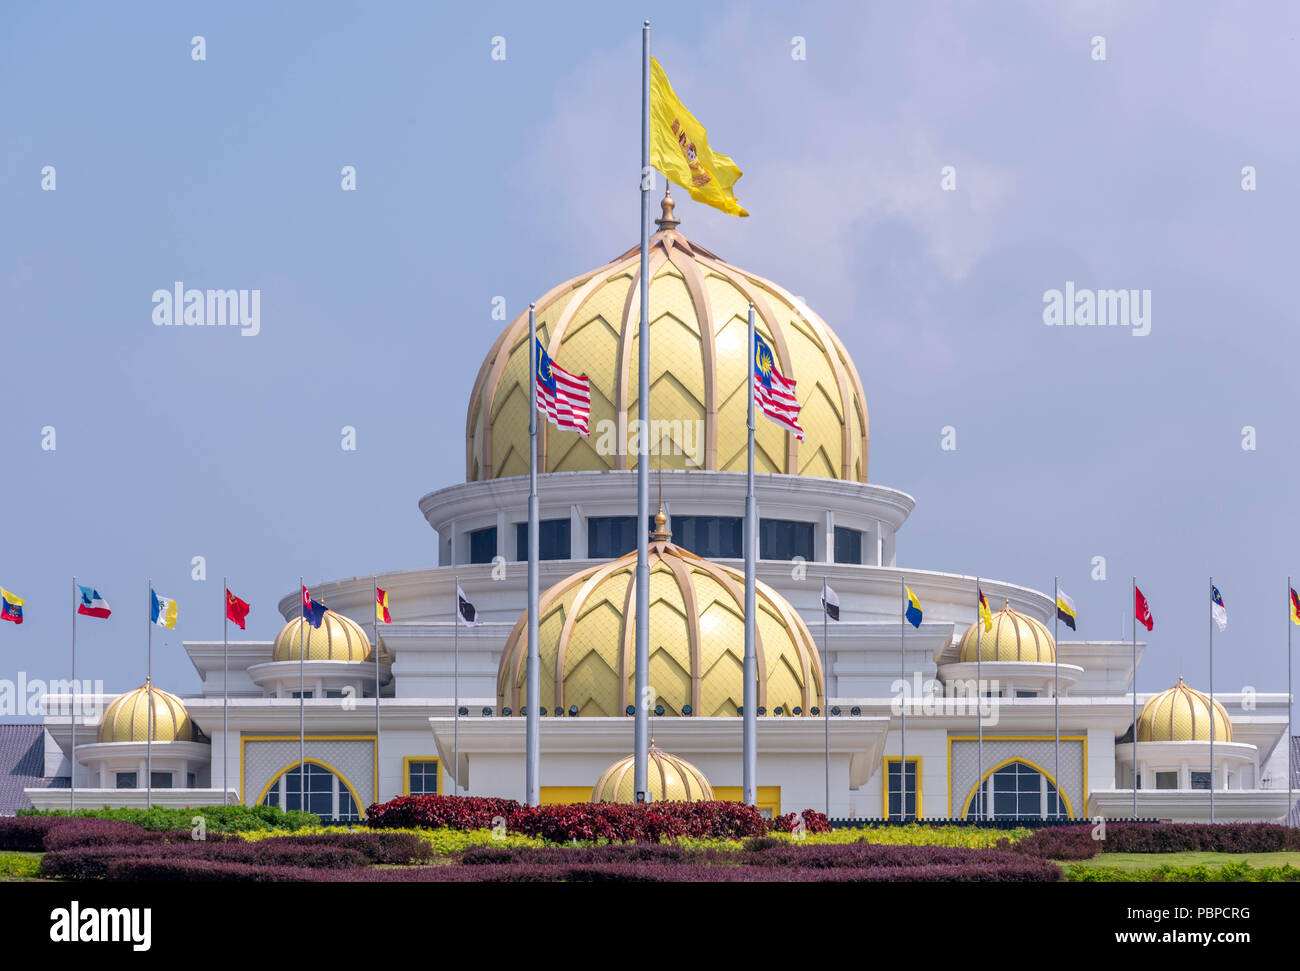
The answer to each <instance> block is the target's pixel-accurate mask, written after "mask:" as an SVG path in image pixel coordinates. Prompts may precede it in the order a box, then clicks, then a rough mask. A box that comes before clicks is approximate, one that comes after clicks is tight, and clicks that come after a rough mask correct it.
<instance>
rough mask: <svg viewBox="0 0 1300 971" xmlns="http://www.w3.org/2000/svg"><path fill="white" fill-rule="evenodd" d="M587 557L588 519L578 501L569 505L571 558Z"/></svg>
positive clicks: (580, 558)
mask: <svg viewBox="0 0 1300 971" xmlns="http://www.w3.org/2000/svg"><path fill="white" fill-rule="evenodd" d="M586 558H587V520H586V518H585V517H584V516H583V515H582V507H581V506H579V505H578V504H577V503H576V502H575V503H574V504H572V505H571V506H569V559H571V560H585V559H586Z"/></svg>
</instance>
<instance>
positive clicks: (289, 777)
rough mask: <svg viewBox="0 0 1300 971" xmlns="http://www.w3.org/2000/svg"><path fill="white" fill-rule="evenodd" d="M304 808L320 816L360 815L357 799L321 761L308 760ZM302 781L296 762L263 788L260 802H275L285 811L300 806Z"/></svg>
mask: <svg viewBox="0 0 1300 971" xmlns="http://www.w3.org/2000/svg"><path fill="white" fill-rule="evenodd" d="M305 788H306V800H307V811H308V812H309V813H315V814H316V815H317V816H319V817H320V818H321V819H333V820H340V821H343V822H353V821H356V820H359V819H360V818H361V813H360V812H359V811H358V809H357V800H356V799H355V798H354V797H353V795H352V790H351V789H349V788H348V785H347V783H346V782H344V781H343V780H342V779H341V778H340V777H339V776H337V775H335V774H334V773H333V772H331V771H330V770H329V769H327V768H325V766H323V765H317V764H316V763H315V762H308V763H307V777H306V785H305ZM302 789H303V784H302V783H301V782H300V781H299V775H298V766H296V765H295V766H294V767H293V768H291V769H288V770H287V771H285V772H284V773H283V774H282V775H281V776H280V777H279V778H278V779H276V780H275V781H274V782H272V783H271V786H270V788H269V789H267V790H266V798H264V799H263V800H262V805H263V806H278V807H279V808H281V809H284V810H286V811H291V810H295V809H300V808H302Z"/></svg>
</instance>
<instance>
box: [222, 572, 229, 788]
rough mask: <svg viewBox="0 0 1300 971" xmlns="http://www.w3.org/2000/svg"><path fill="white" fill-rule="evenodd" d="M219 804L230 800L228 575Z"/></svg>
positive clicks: (225, 585)
mask: <svg viewBox="0 0 1300 971" xmlns="http://www.w3.org/2000/svg"><path fill="white" fill-rule="evenodd" d="M221 596H222V604H221V606H222V608H223V613H222V621H221V804H222V805H223V806H224V805H226V804H227V803H229V802H230V577H222V578H221Z"/></svg>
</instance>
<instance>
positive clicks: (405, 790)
mask: <svg viewBox="0 0 1300 971" xmlns="http://www.w3.org/2000/svg"><path fill="white" fill-rule="evenodd" d="M412 762H437V763H438V795H440V796H445V795H446V794H447V788H446V783H447V773H446V772H445V771H444V770H443V767H442V759H441V758H439V757H438V756H436V755H404V756H402V795H404V796H409V795H410V794H411V763H412Z"/></svg>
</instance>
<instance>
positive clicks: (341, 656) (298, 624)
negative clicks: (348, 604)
mask: <svg viewBox="0 0 1300 971" xmlns="http://www.w3.org/2000/svg"><path fill="white" fill-rule="evenodd" d="M300 631H302V632H301V633H300ZM302 641H305V642H306V648H307V660H308V661H366V660H373V658H372V657H371V655H370V638H369V637H368V636H366V632H365V631H364V630H363V629H362V628H361V625H360V624H358V623H357V622H356V621H355V620H353V619H352V618H351V617H348V616H346V615H344V614H340V613H336V612H335V611H333V610H327V611H325V615H324V617H322V619H321V625H320V626H319V627H312V625H311V624H310V623H308V622H307V621H305V620H303V619H302V618H301V617H295V618H293V620H291V621H289V622H288V623H287V624H285V625H284V626H283V627H281V628H280V633H279V634H277V635H276V638H275V651H274V654H273V657H274V659H275V660H277V661H296V660H298V657H299V649H300V646H301V642H302ZM380 657H381V659H382V658H383V654H382V653H381V654H380Z"/></svg>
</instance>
